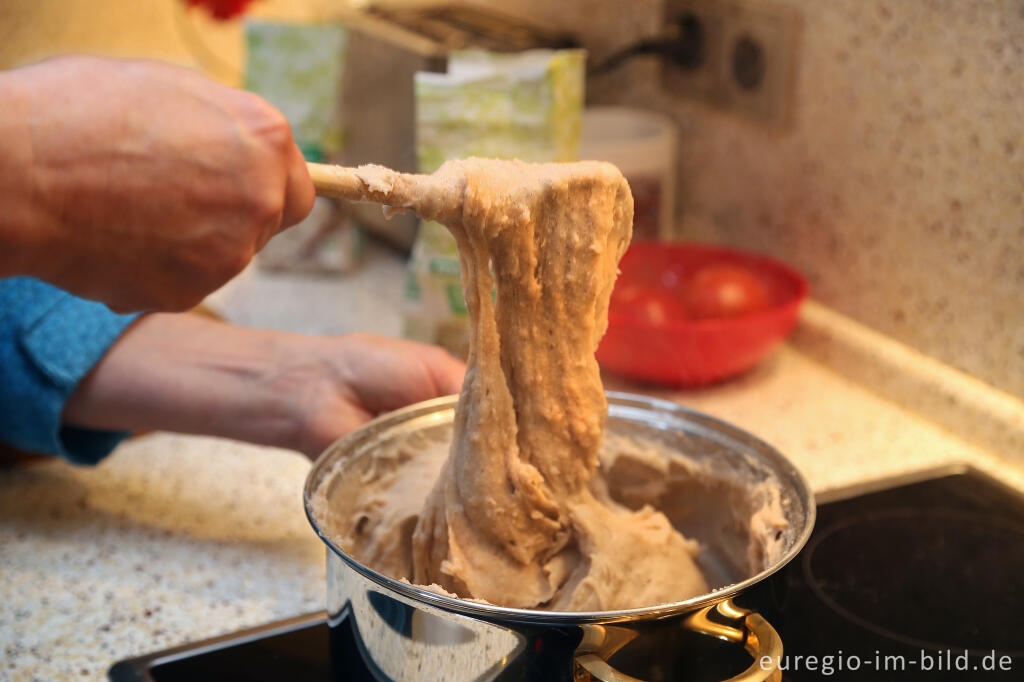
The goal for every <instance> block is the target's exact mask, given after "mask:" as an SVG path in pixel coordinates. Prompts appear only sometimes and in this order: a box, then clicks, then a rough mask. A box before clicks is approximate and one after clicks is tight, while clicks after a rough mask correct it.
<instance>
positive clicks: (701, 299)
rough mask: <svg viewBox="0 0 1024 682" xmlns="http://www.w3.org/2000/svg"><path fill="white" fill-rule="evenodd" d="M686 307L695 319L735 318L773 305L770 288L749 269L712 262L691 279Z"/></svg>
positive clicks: (685, 295)
mask: <svg viewBox="0 0 1024 682" xmlns="http://www.w3.org/2000/svg"><path fill="white" fill-rule="evenodd" d="M683 298H684V300H685V308H686V310H687V312H688V313H689V316H690V317H692V318H694V319H705V318H711V317H735V316H737V315H744V314H747V313H751V312H754V311H757V310H764V309H765V308H768V307H769V306H770V305H771V300H770V296H769V292H768V287H767V285H766V284H765V283H764V281H763V280H762V279H761V277H760V276H759V275H758V274H757V273H756V272H754V271H752V270H750V269H749V268H745V267H743V266H742V265H735V264H732V263H712V264H709V265H705V266H703V267H701V268H700V269H699V270H697V272H695V273H693V276H691V277H690V278H689V280H688V281H687V283H686V287H685V289H684V290H683Z"/></svg>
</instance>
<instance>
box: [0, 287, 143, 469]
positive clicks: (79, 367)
mask: <svg viewBox="0 0 1024 682" xmlns="http://www.w3.org/2000/svg"><path fill="white" fill-rule="evenodd" d="M0 306H2V307H3V308H4V310H3V315H2V316H0V367H2V369H3V374H4V379H3V382H2V384H3V385H0V439H3V440H5V441H7V442H9V443H11V444H12V445H14V446H16V447H18V448H20V449H22V450H28V451H32V452H45V453H49V454H54V455H60V456H62V457H64V458H65V459H67V460H69V461H71V462H74V463H76V464H95V463H96V462H98V461H99V460H101V459H102V458H103V457H105V456H106V455H107V454H109V453H110V451H111V450H113V449H114V447H116V446H117V444H118V443H120V442H121V441H122V440H123V439H124V438H125V437H127V436H128V435H129V434H128V433H125V432H113V431H100V430H92V429H80V428H74V427H69V426H65V425H64V424H63V423H62V414H63V411H64V404H65V403H66V402H67V400H68V398H69V397H71V394H72V393H74V391H75V389H76V388H77V386H78V384H79V382H80V381H81V380H82V379H83V378H84V377H85V375H86V374H88V373H89V371H90V370H92V368H93V367H94V366H95V365H96V363H97V362H99V360H100V358H102V357H103V355H104V354H105V353H106V352H107V350H108V349H109V348H110V346H111V345H113V343H114V342H115V341H116V340H117V339H118V337H120V336H121V334H123V333H124V331H125V329H127V328H128V326H129V325H131V324H132V323H133V322H134V321H135V320H136V319H137V317H138V316H137V315H118V314H115V313H113V312H111V310H110V309H109V308H107V307H106V306H105V305H103V304H102V303H96V302H94V301H85V300H83V299H79V298H76V297H74V296H72V295H71V294H68V293H67V292H65V291H62V290H60V289H57V288H56V287H52V286H50V285H48V284H44V283H42V282H38V281H36V280H31V279H27V278H12V279H9V280H0Z"/></svg>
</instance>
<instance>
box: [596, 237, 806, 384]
mask: <svg viewBox="0 0 1024 682" xmlns="http://www.w3.org/2000/svg"><path fill="white" fill-rule="evenodd" d="M711 263H716V264H717V263H726V264H733V265H740V266H743V267H745V268H747V269H749V270H751V271H752V272H754V273H755V274H756V275H757V276H758V278H759V279H760V280H761V281H762V283H763V284H764V285H765V287H766V289H767V293H768V298H769V305H768V307H767V308H764V309H760V310H757V311H754V312H750V313H745V314H741V315H738V316H735V317H719V318H707V319H687V318H684V317H678V318H671V319H667V320H665V321H663V322H659V323H657V324H655V323H653V322H651V321H650V320H647V319H643V318H642V317H639V316H637V314H636V312H635V311H634V310H630V309H629V308H628V307H627V306H625V305H624V304H619V305H617V304H616V302H615V300H614V299H613V301H612V305H611V307H610V308H609V311H608V332H607V333H606V334H605V336H604V339H603V340H602V341H601V345H600V346H599V347H598V349H597V360H598V362H599V363H600V364H601V366H602V367H604V368H605V369H608V370H610V371H612V372H615V373H617V374H621V375H622V376H625V377H628V378H631V379H638V380H640V381H648V382H655V383H660V384H671V385H676V386H697V385H702V384H709V383H712V382H715V381H720V380H722V379H725V378H728V377H731V376H734V375H736V374H739V373H741V372H743V371H745V370H748V369H750V368H751V367H753V366H754V365H756V364H757V363H758V362H760V361H761V360H762V359H763V358H764V357H765V356H766V355H767V354H768V353H769V352H771V351H772V349H774V348H775V346H776V345H778V344H779V343H780V342H781V341H782V340H783V339H785V338H786V337H787V336H788V335H789V334H790V332H792V331H793V327H794V326H796V321H797V314H798V313H799V310H800V305H801V304H802V303H803V301H804V299H806V298H807V294H808V287H807V280H806V279H804V277H803V276H802V275H801V274H800V273H799V272H797V271H796V270H794V269H792V268H790V267H788V266H786V265H783V264H782V263H779V262H778V261H775V260H772V259H771V258H767V257H765V256H760V255H756V254H752V253H748V252H744V251H739V250H736V249H729V248H724V247H718V246H707V245H700V244H683V243H661V242H634V243H633V244H632V245H631V246H630V247H629V250H628V251H627V252H626V254H625V256H623V258H622V262H621V264H620V265H619V269H620V270H621V274H620V275H619V280H618V283H617V286H618V285H621V284H622V283H624V282H631V281H646V282H651V281H660V280H661V275H662V273H665V272H669V271H671V272H672V273H675V274H676V275H679V274H680V273H691V272H694V271H696V270H697V269H698V268H700V267H702V266H705V265H708V264H711Z"/></svg>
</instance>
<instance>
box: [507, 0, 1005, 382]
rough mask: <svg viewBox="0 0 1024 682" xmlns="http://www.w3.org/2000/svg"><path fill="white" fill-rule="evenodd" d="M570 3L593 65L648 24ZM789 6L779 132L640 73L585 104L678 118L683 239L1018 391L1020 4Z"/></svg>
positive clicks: (625, 7) (604, 85)
mask: <svg viewBox="0 0 1024 682" xmlns="http://www.w3.org/2000/svg"><path fill="white" fill-rule="evenodd" d="M520 2H521V4H523V5H524V6H527V7H528V8H529V10H530V11H532V12H534V13H535V14H536V13H541V12H544V11H545V10H544V8H543V5H544V4H545V3H542V2H539V1H538V2H533V1H531V0H520ZM577 4H578V5H579V6H580V7H584V8H586V9H587V11H588V12H587V14H588V16H591V17H594V19H592V20H591V29H588V30H592V32H591V33H590V40H591V42H592V48H593V51H594V52H595V53H598V54H601V53H606V52H607V51H608V50H609V49H611V48H612V47H613V46H615V45H618V44H621V43H622V42H624V41H625V40H628V38H629V37H630V35H629V34H631V33H632V34H634V36H635V35H636V34H638V33H639V32H642V29H644V28H645V27H646V28H649V27H651V26H654V25H657V23H658V16H659V12H660V9H659V7H658V3H618V2H614V1H613V0H607V1H606V2H579V3H577ZM786 4H788V5H790V6H792V7H795V8H796V9H797V10H798V11H799V13H800V14H801V16H802V22H803V30H802V36H801V40H800V44H799V48H798V49H799V55H798V69H797V86H796V94H795V97H796V101H795V102H794V104H795V108H794V111H795V120H794V125H793V128H792V129H791V130H790V131H788V132H785V133H778V132H772V131H771V130H768V129H766V128H764V127H762V126H759V125H757V124H755V123H751V122H749V121H747V120H744V119H741V118H738V117H736V116H733V115H729V114H724V113H721V112H719V111H716V110H715V109H713V108H710V107H708V106H705V105H703V104H701V103H695V102H693V101H690V100H685V99H681V98H677V97H673V96H671V95H668V94H666V93H664V92H661V91H660V90H659V89H658V88H657V87H656V84H657V82H658V80H657V67H656V66H655V65H654V64H653V63H652V60H647V63H641V64H635V65H633V66H630V67H627V68H625V69H623V70H622V71H621V72H620V73H618V74H615V75H612V76H609V77H605V78H602V79H601V80H597V81H595V82H593V83H591V89H590V92H591V99H592V100H594V101H599V102H619V103H627V104H634V105H638V106H643V107H649V108H654V109H659V110H662V111H664V112H666V113H669V114H670V115H672V116H673V117H674V118H675V120H676V121H677V122H678V124H679V128H680V148H679V152H680V173H679V215H678V218H679V234H680V235H681V236H683V237H686V238H691V239H699V240H710V241H717V242H724V243H729V244H734V245H739V246H744V247H748V248H752V249H756V250H758V251H762V252H765V253H769V254H772V255H774V256H777V257H780V258H783V259H785V260H787V261H789V262H791V263H793V264H794V265H796V266H798V267H799V268H801V269H802V270H803V271H804V272H805V273H806V274H807V275H808V277H809V278H810V280H811V282H812V287H813V295H814V296H816V297H817V298H818V299H819V300H821V301H822V302H824V303H826V304H827V305H829V306H832V307H834V308H835V309H837V310H839V311H840V312H843V313H845V314H848V315H850V316H852V317H854V318H856V319H858V320H860V321H862V322H864V323H866V324H868V325H869V326H872V327H874V328H876V329H878V330H879V331H881V332H883V333H885V334H888V335H890V336H892V337H894V338H896V339H897V340H900V341H903V342H905V343H907V344H909V345H911V346H914V347H916V348H918V349H920V350H922V351H924V352H925V353H927V354H930V355H933V356H935V357H937V358H938V359H940V360H943V361H944V362H947V363H949V364H951V365H953V366H955V367H958V368H960V369H963V370H965V371H967V372H969V373H971V374H974V375H975V376H977V377H979V378H981V379H983V380H985V381H987V382H989V383H990V384H993V385H995V386H997V387H1000V388H1002V389H1003V390H1005V391H1008V392H1010V393H1013V394H1015V395H1017V396H1024V4H1022V3H1020V2H1019V1H1017V0H956V1H954V0H945V1H929V0H889V1H885V0H871V1H868V0H831V1H830V2H819V1H818V0H791V1H790V2H787V3H786ZM559 11H560V13H561V14H562V15H569V14H571V13H570V12H569V10H567V9H566V8H565V7H564V5H563V6H562V7H561V8H560V10H559ZM616 17H618V19H617V18H616ZM553 18H555V17H553ZM558 18H562V17H558Z"/></svg>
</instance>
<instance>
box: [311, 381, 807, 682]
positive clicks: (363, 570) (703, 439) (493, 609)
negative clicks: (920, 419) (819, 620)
mask: <svg viewBox="0 0 1024 682" xmlns="http://www.w3.org/2000/svg"><path fill="white" fill-rule="evenodd" d="M455 402H456V400H455V397H454V396H449V397H446V398H439V399H436V400H431V401H428V402H424V403H419V404H416V405H412V406H410V407H407V408H404V409H402V410H398V411H396V412H392V413H389V414H387V415H384V416H382V417H379V418H377V419H375V420H373V421H372V422H370V423H368V424H366V425H365V426H363V427H362V428H360V429H357V430H356V431H354V432H352V433H350V434H349V435H348V436H346V437H344V438H342V439H341V440H339V441H337V442H336V443H334V444H333V445H332V446H331V447H330V448H328V449H327V451H326V452H324V453H323V455H321V456H320V458H319V459H318V460H317V461H316V463H315V464H314V466H313V469H312V471H311V472H310V474H309V477H308V478H307V479H306V486H305V491H304V500H305V505H306V513H307V516H308V517H309V519H310V522H311V523H312V524H313V527H314V529H315V530H316V531H317V533H318V534H319V535H320V537H321V539H322V540H323V541H324V543H326V545H327V582H328V585H327V602H328V604H327V610H328V613H329V615H330V623H331V626H332V628H347V629H349V630H350V631H351V633H352V635H353V636H354V637H355V640H356V642H357V644H358V648H359V651H360V654H361V655H362V657H363V659H364V661H365V662H366V663H367V665H368V666H369V667H370V669H371V670H373V671H374V674H375V676H378V677H379V678H380V679H386V680H399V681H404V680H417V681H418V680H491V679H502V680H506V679H521V680H586V679H598V680H605V681H607V682H611V681H622V680H636V679H639V678H637V677H631V676H629V675H626V674H624V673H622V672H620V671H618V670H615V669H614V668H613V667H612V665H610V664H609V663H608V662H607V661H608V659H609V658H610V657H611V656H612V655H613V654H616V653H617V652H620V656H621V653H622V652H625V651H628V649H629V647H631V646H632V647H636V646H637V645H638V644H641V643H643V642H644V641H646V642H648V644H650V643H651V642H655V641H658V642H662V641H665V639H664V638H665V637H666V636H668V637H671V636H672V635H673V633H678V632H680V631H681V630H685V631H687V633H690V634H692V633H700V634H701V635H706V636H709V637H715V638H718V639H724V640H726V641H730V642H735V643H736V644H737V645H742V646H743V647H744V648H746V650H747V651H748V653H749V654H750V655H751V656H752V657H753V659H754V661H753V663H752V665H751V666H750V667H749V668H748V669H747V670H746V671H745V672H743V673H742V674H740V675H739V676H736V677H733V678H731V679H733V680H745V681H753V680H774V679H779V671H778V669H777V663H778V660H779V657H780V656H781V654H782V643H781V641H780V640H779V637H778V635H777V633H776V632H775V631H774V630H773V629H772V627H771V626H770V624H769V623H768V622H767V621H766V620H765V619H764V618H762V617H761V616H760V615H759V614H757V613H754V612H751V611H748V610H745V609H743V608H740V607H738V606H737V605H736V603H735V602H734V601H733V599H734V598H735V597H737V595H740V594H741V593H743V592H744V591H745V590H747V589H748V588H750V587H751V586H753V585H754V584H756V583H759V582H760V581H763V580H764V579H765V578H767V577H768V576H770V575H771V574H772V573H774V572H776V571H777V570H778V569H780V568H781V567H782V566H784V565H785V564H786V563H787V562H789V561H790V560H791V559H792V558H793V557H794V556H796V554H797V553H798V552H799V551H800V549H801V548H802V547H803V545H804V543H805V542H806V541H807V538H808V537H809V536H810V533H811V529H812V526H813V525H814V516H815V507H814V499H813V495H812V494H811V491H810V489H809V487H808V485H807V482H806V480H805V479H804V478H803V476H802V475H801V474H800V472H799V471H797V470H796V468H795V467H794V466H793V465H792V464H791V463H790V462H789V461H788V460H787V459H786V458H785V457H784V456H782V455H781V454H780V453H778V452H777V451H776V450H774V449H773V448H772V447H771V446H769V445H767V444H766V443H764V442H762V441H760V440H758V439H757V438H755V437H753V436H751V435H750V434H748V433H746V432H744V431H742V430H740V429H738V428H736V427H734V426H731V425H729V424H727V423H725V422H722V421H720V420H717V419H714V418H712V417H709V416H707V415H704V414H701V413H698V412H694V411H692V410H688V409H686V408H683V407H680V406H679V405H676V404H674V403H670V402H667V401H663V400H657V399H652V398H648V397H644V396H638V395H631V394H626V393H609V394H608V403H609V407H608V425H607V432H608V433H609V434H622V435H627V436H631V437H640V438H645V439H653V440H656V441H660V442H662V443H664V444H666V445H667V446H668V448H669V449H670V450H674V451H677V452H683V453H685V456H686V458H687V460H688V461H689V462H691V463H693V464H694V465H695V466H698V467H703V468H704V469H706V470H708V471H716V472H719V473H723V475H728V476H733V475H735V476H737V477H739V478H742V479H743V483H742V485H743V486H748V485H749V487H750V488H751V489H753V488H754V487H755V486H756V484H757V483H759V482H763V481H766V480H768V481H774V483H776V484H777V490H778V491H779V500H780V502H781V509H782V512H783V514H784V516H785V519H786V521H787V523H788V525H787V527H786V528H784V529H782V530H780V531H779V533H778V537H777V540H778V543H777V547H778V551H777V552H775V553H774V555H773V558H772V559H771V561H770V562H766V565H764V566H761V567H760V568H759V570H756V571H755V570H754V569H750V568H749V561H748V558H747V555H746V553H745V547H746V541H747V540H749V537H745V536H744V532H745V531H744V528H743V521H742V519H738V518H737V517H736V513H735V507H736V499H735V496H734V495H730V494H728V493H727V491H726V490H724V489H723V488H722V487H721V486H717V485H711V486H704V487H702V488H695V487H693V486H690V487H687V488H685V492H682V489H681V492H679V493H678V494H676V493H673V494H670V495H668V496H665V497H663V504H661V505H659V507H660V509H661V511H663V512H664V513H665V514H666V515H667V516H668V517H669V519H670V520H671V521H672V522H673V524H674V525H676V527H677V528H679V530H681V531H682V532H683V533H684V534H685V535H687V536H688V537H692V538H696V539H697V540H698V541H700V542H701V545H702V551H701V556H700V559H699V563H700V564H701V567H702V569H703V570H704V571H705V575H706V576H707V577H708V579H709V583H710V584H712V586H713V589H712V591H711V592H710V593H708V594H705V595H701V596H698V597H694V598H692V599H687V600H685V601H680V602H675V603H670V604H660V605H657V606H649V607H644V608H636V609H628V610H620V611H602V612H551V611H538V610H527V609H513V608H505V607H500V606H492V605H490V604H481V603H476V602H472V601H465V600H461V599H455V598H452V597H448V596H444V595H440V594H435V593H433V592H430V591H427V590H424V589H421V588H419V587H416V586H414V585H410V584H408V583H405V582H400V581H397V580H393V579H391V578H389V577H386V576H384V575H381V574H380V573H377V572H376V571H374V570H372V569H370V568H368V567H366V566H364V565H362V564H360V563H359V562H358V561H356V560H355V559H354V558H352V557H351V556H349V555H348V554H346V553H345V550H344V549H343V548H342V547H340V546H338V544H337V543H336V541H335V539H332V537H330V535H329V534H328V533H327V532H326V530H325V528H323V527H322V524H321V522H320V521H318V520H317V518H318V517H317V515H316V513H315V510H314V500H315V498H316V495H317V494H318V491H320V494H325V491H326V494H328V495H329V494H330V488H331V486H333V483H334V481H335V480H341V479H343V478H344V477H346V476H355V475H363V474H364V473H365V467H364V468H362V469H361V468H360V466H359V462H360V460H364V461H365V458H368V457H369V456H370V454H371V453H372V451H373V449H374V448H377V447H380V445H381V443H383V442H385V441H387V440H388V439H390V438H396V437H405V436H407V435H408V434H411V433H415V432H428V431H431V430H434V429H447V428H449V427H450V424H451V422H452V419H453V415H454V407H455ZM324 485H326V487H322V486H324ZM680 502H681V503H680ZM692 502H696V504H693V503H692ZM746 532H748V533H749V529H746ZM762 657H768V658H766V659H764V658H762ZM616 660H618V659H616ZM768 660H771V661H772V662H773V664H772V665H762V662H763V661H768ZM633 672H635V671H633ZM337 677H338V679H345V672H344V671H338V672H337Z"/></svg>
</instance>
